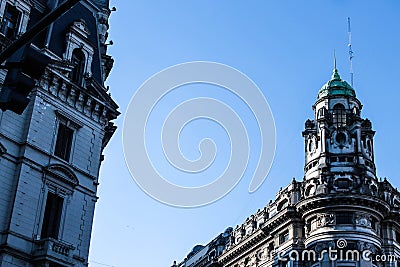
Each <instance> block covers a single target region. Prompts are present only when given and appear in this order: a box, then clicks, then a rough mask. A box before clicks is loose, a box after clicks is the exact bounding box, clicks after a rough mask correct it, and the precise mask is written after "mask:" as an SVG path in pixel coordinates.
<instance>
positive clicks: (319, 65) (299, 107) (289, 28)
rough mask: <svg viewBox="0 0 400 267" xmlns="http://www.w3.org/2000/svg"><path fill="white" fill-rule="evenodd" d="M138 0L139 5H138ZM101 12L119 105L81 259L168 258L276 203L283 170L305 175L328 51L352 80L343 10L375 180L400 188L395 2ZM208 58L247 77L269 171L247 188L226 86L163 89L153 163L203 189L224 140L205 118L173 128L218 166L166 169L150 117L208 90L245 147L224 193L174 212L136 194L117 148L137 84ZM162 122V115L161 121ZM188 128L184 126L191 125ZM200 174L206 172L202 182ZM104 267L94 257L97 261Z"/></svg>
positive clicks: (158, 5) (158, 264)
mask: <svg viewBox="0 0 400 267" xmlns="http://www.w3.org/2000/svg"><path fill="white" fill-rule="evenodd" d="M139 2H140V3H139ZM111 6H116V8H117V11H116V12H113V13H112V15H111V18H110V31H109V32H110V36H109V40H110V39H111V40H113V42H114V45H113V46H110V47H109V53H110V54H111V55H112V56H113V57H114V59H115V64H114V68H113V70H112V72H111V74H110V77H109V79H108V81H107V85H109V86H110V92H111V94H112V96H113V98H114V99H115V101H116V102H117V103H118V104H119V106H120V112H121V113H122V114H121V115H120V117H119V118H118V119H117V120H116V125H117V126H118V130H117V132H116V133H115V135H114V136H113V138H112V140H111V141H110V143H109V145H108V147H107V148H106V150H105V151H104V154H105V161H104V162H103V164H102V168H101V172H100V175H101V176H100V186H99V192H98V195H99V197H100V198H99V200H98V202H97V206H96V213H95V219H94V226H93V233H92V243H91V252H90V266H91V267H100V266H104V264H105V265H108V266H118V267H125V266H127V267H130V266H155V267H162V266H170V265H171V264H172V262H173V261H174V260H177V261H180V260H182V259H183V258H184V257H185V256H186V255H187V254H188V253H189V252H190V251H191V249H192V248H193V246H194V245H196V244H206V243H207V242H208V241H210V240H211V239H213V238H214V237H215V236H216V235H218V234H219V233H221V232H223V231H224V230H225V228H226V227H228V226H232V227H235V226H236V225H237V224H241V223H242V222H243V221H244V220H245V219H246V218H247V217H248V216H250V215H251V214H252V213H254V212H256V211H257V209H259V208H262V207H264V206H265V205H266V204H267V203H268V202H269V200H270V199H274V197H275V194H276V192H277V191H279V188H280V187H284V186H286V185H287V184H288V183H289V182H290V181H291V179H292V178H293V177H295V178H296V179H298V180H301V179H303V164H304V153H303V151H304V144H303V139H302V137H301V132H302V130H303V127H304V122H305V121H306V119H308V118H312V117H313V112H312V109H311V106H312V105H313V104H314V102H315V100H316V96H317V92H318V90H319V89H320V87H321V86H322V85H323V84H324V83H325V82H326V81H328V80H329V79H330V76H331V73H332V69H333V50H334V49H336V57H337V66H338V69H339V73H340V74H341V77H342V78H343V79H345V80H347V81H349V80H350V75H349V60H348V47H347V43H348V34H347V17H351V23H352V25H351V26H352V33H353V42H352V43H353V51H354V62H353V68H354V73H355V74H354V88H355V90H356V93H357V97H358V98H359V99H360V100H361V102H362V103H363V105H364V108H363V110H362V116H363V117H367V118H369V119H370V120H371V121H372V124H373V128H374V130H376V136H375V161H376V165H377V170H378V176H379V177H388V179H389V180H390V181H391V182H392V183H393V184H394V185H395V186H397V187H398V186H400V177H399V172H398V166H399V157H398V151H400V143H399V142H398V133H399V132H400V125H399V115H398V114H399V112H398V109H399V105H398V103H399V99H398V98H399V96H400V83H399V81H398V79H399V76H400V75H399V73H400V64H399V62H400V2H399V1H397V0H393V1H365V0H364V1H344V0H330V1H320V0H309V1H261V0H260V1H228V0H223V1H211V0H202V1H184V0H180V1H177V0H171V1H154V0H149V1H116V0H114V1H113V0H111ZM197 60H201V61H214V62H219V63H223V64H226V65H229V66H232V67H234V68H236V69H238V70H240V71H241V72H243V73H245V74H246V75H247V76H248V77H249V78H250V79H252V80H253V81H254V82H255V83H256V84H257V85H258V87H259V88H260V89H261V90H262V92H263V94H264V95H265V98H266V99H267V101H268V103H269V105H270V107H271V109H272V112H273V116H274V119H275V124H276V133H277V142H276V154H275V159H274V163H273V165H272V168H271V171H270V173H269V175H268V177H267V179H266V180H265V182H264V183H263V185H262V186H261V187H260V188H259V190H258V191H256V192H255V193H252V194H250V193H248V186H249V183H250V180H251V174H252V172H253V171H254V168H255V165H256V160H257V159H258V156H259V151H257V146H259V134H257V131H256V130H257V127H256V124H255V122H254V117H252V116H251V114H249V113H248V112H249V110H248V109H247V108H246V107H245V106H243V103H240V101H238V100H237V99H235V97H233V96H232V95H231V94H229V93H227V92H225V91H221V90H218V88H217V87H213V86H199V85H198V86H187V87H186V88H185V87H183V88H181V89H182V90H180V91H177V92H174V93H175V94H174V95H171V96H169V97H168V96H167V97H165V101H164V102H163V103H162V105H161V106H160V107H159V108H158V109H155V110H154V112H153V114H152V115H153V119H150V120H149V125H148V127H149V129H151V131H149V132H150V134H149V140H150V142H151V146H152V147H153V148H152V150H151V153H150V154H152V155H153V156H154V158H153V159H152V160H153V161H154V163H155V165H156V166H157V168H159V169H160V171H161V172H163V173H164V174H165V175H166V176H168V175H169V174H172V175H173V177H171V181H172V180H173V181H174V182H177V183H180V184H181V185H187V186H193V185H201V184H203V183H208V182H210V181H212V179H213V178H215V177H217V176H218V173H219V172H221V170H223V167H221V166H224V164H225V163H226V162H227V156H226V155H227V154H226V153H229V139H228V137H227V135H226V133H225V132H224V131H223V129H222V128H221V127H219V126H218V125H215V124H213V123H212V122H210V121H201V120H199V121H198V122H194V123H193V125H188V127H187V129H186V128H184V130H183V131H182V136H181V137H182V138H181V140H180V145H181V149H182V152H183V153H184V154H185V156H187V157H188V158H192V159H195V158H196V157H198V156H199V155H198V150H197V148H198V146H197V145H198V144H197V142H198V140H200V139H201V138H205V137H210V138H213V139H214V140H215V143H216V144H217V146H218V153H217V159H216V162H215V163H216V166H215V167H214V168H210V169H209V170H208V171H209V172H208V173H204V175H200V176H190V174H189V176H188V177H186V178H185V176H183V175H182V177H181V176H178V175H175V172H173V171H171V170H170V168H169V167H168V166H167V165H166V164H165V163H164V162H163V159H164V158H163V156H160V155H158V154H157V153H159V152H162V150H161V149H160V148H157V145H158V142H159V137H160V134H161V133H157V130H160V129H161V126H159V125H158V124H157V123H160V121H162V119H160V118H163V117H164V116H166V115H167V114H168V112H169V111H168V110H171V109H173V108H174V105H176V103H177V101H178V100H179V101H184V100H185V99H186V98H187V97H189V98H190V97H196V96H209V97H213V98H216V99H218V100H220V101H224V102H226V103H227V104H228V105H230V106H231V107H232V108H233V109H235V110H237V113H238V114H239V115H240V116H241V117H242V120H243V121H244V122H245V124H246V127H248V131H249V139H250V143H251V146H252V147H253V148H255V149H253V150H252V152H251V154H250V162H249V165H248V170H247V171H246V173H245V175H244V177H243V179H242V180H241V181H240V183H239V184H238V186H237V187H235V189H234V190H233V191H231V192H230V193H229V194H228V195H227V196H225V197H224V198H222V199H220V200H218V201H217V202H214V203H212V204H210V205H207V206H203V207H200V208H175V207H171V206H167V205H165V204H162V203H160V202H158V201H156V200H154V199H152V198H151V197H149V196H148V195H147V194H145V193H144V192H143V191H142V190H141V189H140V188H139V187H138V186H137V184H136V183H135V182H134V181H133V179H132V178H131V176H130V174H129V171H128V168H127V166H126V164H125V160H124V155H123V150H122V125H123V119H124V115H125V111H126V109H127V107H128V104H129V101H130V99H131V97H132V96H133V94H134V93H135V91H136V90H137V89H138V88H139V87H140V85H141V84H142V83H143V82H145V81H146V80H147V79H148V78H149V77H151V76H152V75H154V74H155V73H157V72H159V71H161V70H162V69H164V68H166V67H170V66H172V65H175V64H179V63H183V62H188V61H197ZM161 123H162V122H161ZM189 126H190V127H189ZM202 179H204V180H202ZM100 263H101V264H103V265H101V264H100Z"/></svg>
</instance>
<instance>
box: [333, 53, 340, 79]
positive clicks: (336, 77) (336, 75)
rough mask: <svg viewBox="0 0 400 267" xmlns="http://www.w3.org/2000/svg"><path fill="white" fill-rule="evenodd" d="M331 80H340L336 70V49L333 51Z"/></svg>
mask: <svg viewBox="0 0 400 267" xmlns="http://www.w3.org/2000/svg"><path fill="white" fill-rule="evenodd" d="M332 80H340V75H339V72H338V70H337V68H336V49H333V74H332Z"/></svg>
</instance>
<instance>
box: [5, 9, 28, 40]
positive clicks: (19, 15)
mask: <svg viewBox="0 0 400 267" xmlns="http://www.w3.org/2000/svg"><path fill="white" fill-rule="evenodd" d="M10 10H12V12H10ZM8 12H9V13H14V12H15V13H14V14H12V15H11V16H13V15H16V18H15V21H14V28H13V30H12V35H10V36H9V34H8V33H9V29H10V28H9V27H8V26H7V25H6V23H7V22H9V21H12V20H11V19H8V18H9V17H8V16H7V13H8ZM22 16H23V13H22V11H21V10H18V8H17V7H16V6H15V5H12V4H11V3H9V2H6V5H5V8H4V12H3V17H2V20H1V25H0V33H1V34H2V35H4V36H5V37H6V38H8V39H10V40H12V39H14V38H15V37H16V36H17V35H18V34H19V29H20V25H21V18H22Z"/></svg>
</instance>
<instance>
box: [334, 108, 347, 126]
mask: <svg viewBox="0 0 400 267" xmlns="http://www.w3.org/2000/svg"><path fill="white" fill-rule="evenodd" d="M332 119H333V124H334V125H335V126H336V127H341V126H345V125H346V109H345V108H344V106H343V105H342V104H336V105H335V106H334V107H333V111H332Z"/></svg>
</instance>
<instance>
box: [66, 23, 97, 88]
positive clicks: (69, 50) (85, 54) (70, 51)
mask: <svg viewBox="0 0 400 267" xmlns="http://www.w3.org/2000/svg"><path fill="white" fill-rule="evenodd" d="M90 34H91V33H90V32H89V29H88V27H87V25H86V22H85V21H84V20H79V21H75V22H74V23H73V24H72V25H71V26H70V28H69V31H68V32H67V36H66V40H67V44H66V50H65V53H64V55H63V57H64V59H65V60H67V61H69V62H70V63H71V73H70V78H71V82H73V83H75V84H77V85H79V86H84V82H83V81H84V77H86V76H88V77H90V76H91V75H92V73H91V72H92V70H91V67H92V60H93V55H94V47H93V44H92V43H90V41H89V39H88V38H89V35H90Z"/></svg>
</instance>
